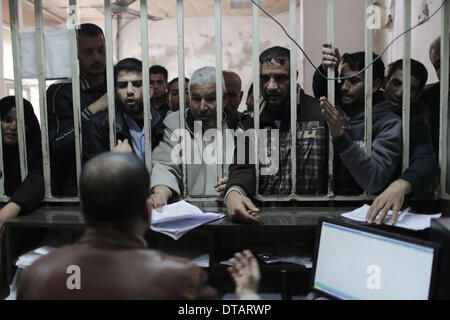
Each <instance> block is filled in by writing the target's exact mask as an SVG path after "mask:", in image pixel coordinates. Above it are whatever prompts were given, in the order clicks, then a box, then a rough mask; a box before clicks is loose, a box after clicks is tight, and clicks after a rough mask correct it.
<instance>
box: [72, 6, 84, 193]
mask: <svg viewBox="0 0 450 320" xmlns="http://www.w3.org/2000/svg"><path fill="white" fill-rule="evenodd" d="M69 4H70V5H71V6H76V5H77V1H76V0H70V2H69ZM73 12H74V14H77V10H74V11H73ZM75 18H76V17H75ZM75 21H77V19H75ZM77 47H78V44H77V34H76V30H75V28H73V29H72V30H71V31H70V52H71V58H72V70H71V71H72V101H73V127H74V129H75V163H76V169H77V185H78V186H79V185H80V173H81V156H82V140H81V139H82V134H81V102H80V68H79V62H78V48H77ZM77 194H78V196H79V195H80V188H78V192H77Z"/></svg>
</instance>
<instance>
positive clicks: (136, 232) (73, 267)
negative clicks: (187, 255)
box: [17, 153, 215, 299]
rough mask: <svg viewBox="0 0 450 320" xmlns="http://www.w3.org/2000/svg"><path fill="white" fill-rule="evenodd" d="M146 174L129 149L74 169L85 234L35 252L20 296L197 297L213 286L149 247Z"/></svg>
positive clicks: (202, 275) (21, 282)
mask: <svg viewBox="0 0 450 320" xmlns="http://www.w3.org/2000/svg"><path fill="white" fill-rule="evenodd" d="M149 190H150V177H149V173H148V171H147V168H146V167H145V165H144V163H143V162H142V161H141V160H139V159H138V158H137V157H136V156H135V155H133V154H128V153H103V154H101V155H99V156H97V157H95V158H93V159H92V160H90V161H89V162H87V163H86V165H85V166H84V167H83V170H82V173H81V177H80V196H81V203H82V206H81V212H82V214H83V216H84V219H85V221H86V225H87V230H86V232H85V234H84V236H83V237H82V238H81V239H80V240H78V242H76V243H75V244H74V245H71V246H66V247H63V248H61V249H58V250H56V251H53V252H52V253H50V254H48V255H46V256H44V257H42V258H40V259H39V260H37V261H36V262H34V263H33V264H32V265H31V266H30V267H28V268H27V269H25V271H24V273H23V274H22V276H21V278H20V279H19V288H18V292H17V297H18V299H196V298H207V297H210V296H212V295H213V294H215V290H214V289H212V288H211V287H208V286H205V285H204V284H203V282H204V281H205V280H206V273H204V272H203V271H202V270H201V269H200V268H199V267H197V266H196V265H194V264H192V263H190V262H188V261H185V260H183V259H179V258H175V257H169V256H165V255H163V254H161V253H159V252H156V251H152V250H148V249H147V245H146V242H145V240H144V235H145V234H146V232H147V231H148V229H149V225H150V222H151V207H152V203H151V199H150V198H149Z"/></svg>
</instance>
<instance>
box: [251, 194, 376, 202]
mask: <svg viewBox="0 0 450 320" xmlns="http://www.w3.org/2000/svg"><path fill="white" fill-rule="evenodd" d="M255 199H256V200H258V201H261V202H287V201H292V200H295V201H303V202H315V201H366V200H373V199H375V196H366V195H358V196H328V195H326V196H310V197H309V196H297V195H296V196H256V197H255Z"/></svg>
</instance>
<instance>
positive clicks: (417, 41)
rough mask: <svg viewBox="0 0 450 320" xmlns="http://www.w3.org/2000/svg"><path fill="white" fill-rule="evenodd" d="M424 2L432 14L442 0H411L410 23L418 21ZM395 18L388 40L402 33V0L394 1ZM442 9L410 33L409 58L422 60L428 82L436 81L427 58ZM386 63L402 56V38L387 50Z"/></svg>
mask: <svg viewBox="0 0 450 320" xmlns="http://www.w3.org/2000/svg"><path fill="white" fill-rule="evenodd" d="M423 2H426V3H427V4H428V8H429V14H430V15H431V14H433V13H434V12H435V11H436V10H437V9H438V8H439V6H440V5H441V4H442V0H412V10H411V11H412V13H411V25H412V26H414V25H416V24H417V23H418V17H419V14H420V13H421V11H422V3H423ZM395 15H396V16H395V19H394V27H393V29H392V31H390V32H388V34H387V38H388V39H389V40H390V39H392V38H394V37H395V36H397V35H398V34H400V33H402V32H403V31H404V30H403V1H395ZM441 17H442V11H439V12H438V13H437V14H436V15H435V16H434V17H433V18H432V19H430V20H428V21H427V22H425V23H424V24H423V25H421V26H419V27H417V28H416V29H414V30H413V31H412V33H411V58H413V59H416V60H418V61H420V62H422V63H423V64H424V65H425V66H426V67H427V70H428V83H433V82H436V81H437V77H436V73H435V71H434V68H433V65H432V64H431V62H430V59H429V47H430V44H431V42H432V41H433V40H434V39H435V38H437V37H438V36H440V34H441ZM387 56H388V57H387V60H385V62H386V63H389V62H392V61H395V60H397V59H400V58H402V56H403V39H401V38H400V39H399V40H397V41H396V42H395V43H394V45H393V46H392V49H390V50H389V51H388V54H387Z"/></svg>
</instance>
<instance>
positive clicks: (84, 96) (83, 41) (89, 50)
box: [47, 23, 108, 196]
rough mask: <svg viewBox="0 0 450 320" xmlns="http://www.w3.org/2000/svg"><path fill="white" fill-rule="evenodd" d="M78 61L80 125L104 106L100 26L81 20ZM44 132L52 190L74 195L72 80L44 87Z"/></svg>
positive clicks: (104, 83) (75, 184)
mask: <svg viewBox="0 0 450 320" xmlns="http://www.w3.org/2000/svg"><path fill="white" fill-rule="evenodd" d="M77 36H78V60H79V62H80V103H81V116H82V119H81V120H82V125H83V126H84V125H85V123H86V122H89V121H90V119H91V118H92V117H93V116H94V115H95V114H97V113H98V112H100V111H102V110H105V109H106V108H107V106H108V101H107V96H106V77H105V66H106V56H105V37H104V35H103V31H102V29H100V28H99V27H98V26H96V25H94V24H90V23H85V24H82V25H81V26H80V28H79V29H77ZM47 113H48V131H49V140H50V160H51V174H52V192H53V194H54V195H63V196H75V195H77V173H76V162H75V129H74V121H73V95H72V83H70V82H69V83H67V82H66V83H58V84H53V85H51V86H50V87H49V88H48V90H47Z"/></svg>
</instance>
